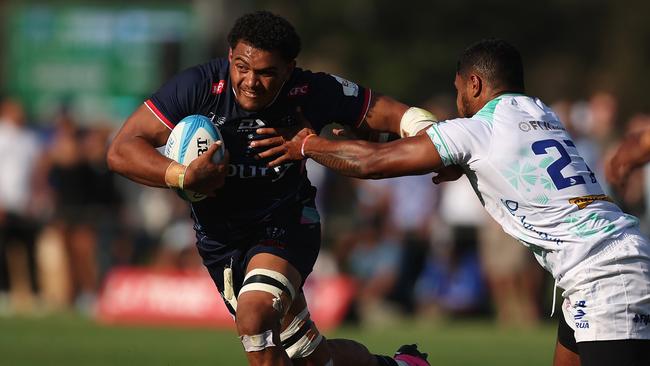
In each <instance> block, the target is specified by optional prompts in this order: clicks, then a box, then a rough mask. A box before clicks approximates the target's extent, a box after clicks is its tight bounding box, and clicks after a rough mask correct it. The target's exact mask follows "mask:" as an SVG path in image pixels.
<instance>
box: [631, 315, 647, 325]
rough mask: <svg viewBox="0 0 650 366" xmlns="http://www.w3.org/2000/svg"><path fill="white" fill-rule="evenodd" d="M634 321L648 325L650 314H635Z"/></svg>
mask: <svg viewBox="0 0 650 366" xmlns="http://www.w3.org/2000/svg"><path fill="white" fill-rule="evenodd" d="M632 321H633V322H635V323H637V324H643V325H648V323H650V315H648V314H634V319H632Z"/></svg>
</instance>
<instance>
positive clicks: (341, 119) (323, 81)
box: [303, 73, 372, 130]
mask: <svg viewBox="0 0 650 366" xmlns="http://www.w3.org/2000/svg"><path fill="white" fill-rule="evenodd" d="M310 79H311V80H310V82H309V87H310V89H312V90H310V93H309V98H307V99H306V100H305V103H304V105H303V109H304V111H303V112H304V113H305V115H306V117H307V118H308V119H309V120H310V121H312V122H315V124H316V126H314V127H316V128H317V130H320V129H321V128H322V127H323V126H325V125H326V124H328V123H334V122H336V123H340V124H342V125H347V126H352V127H357V126H358V125H359V124H361V121H363V120H364V118H365V117H366V113H367V112H368V107H369V105H370V98H371V93H372V92H371V90H370V89H368V88H364V87H362V86H360V85H358V84H356V83H354V82H352V81H349V80H346V79H343V78H341V77H339V76H336V75H331V74H327V73H314V74H311V78H310Z"/></svg>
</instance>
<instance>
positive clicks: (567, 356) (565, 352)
mask: <svg viewBox="0 0 650 366" xmlns="http://www.w3.org/2000/svg"><path fill="white" fill-rule="evenodd" d="M553 366H581V365H580V358H579V357H578V354H577V353H575V352H573V351H571V350H570V349H568V348H566V347H564V346H563V345H562V344H561V343H560V342H559V341H558V342H557V343H556V344H555V354H554V355H553Z"/></svg>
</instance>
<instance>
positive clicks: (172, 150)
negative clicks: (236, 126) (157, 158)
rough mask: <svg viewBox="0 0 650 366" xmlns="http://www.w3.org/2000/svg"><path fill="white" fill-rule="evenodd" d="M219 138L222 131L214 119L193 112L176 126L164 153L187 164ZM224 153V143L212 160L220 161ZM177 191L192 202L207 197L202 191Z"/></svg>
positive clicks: (220, 138) (168, 139)
mask: <svg viewBox="0 0 650 366" xmlns="http://www.w3.org/2000/svg"><path fill="white" fill-rule="evenodd" d="M219 140H222V137H221V133H219V129H217V127H216V126H215V125H214V124H213V123H212V121H210V119H209V118H208V117H206V116H201V115H198V114H193V115H191V116H187V117H185V118H183V119H182V120H181V121H180V122H178V123H177V124H176V126H174V128H173V129H172V132H171V134H170V135H169V138H167V145H166V146H165V150H164V154H165V156H166V157H168V158H170V159H173V160H175V161H177V162H179V163H181V164H183V165H185V166H187V165H189V164H190V163H191V162H192V160H194V159H196V158H197V157H199V156H200V155H201V154H203V153H204V152H206V151H208V148H209V147H210V146H212V144H214V143H215V142H217V141H219ZM223 155H224V146H223V144H222V145H221V147H220V148H219V150H217V151H216V152H215V153H214V155H213V157H212V161H213V162H215V163H218V162H219V161H221V159H223ZM176 193H178V195H179V196H180V197H181V198H182V199H184V200H186V201H190V202H197V201H200V200H202V199H205V198H206V197H207V196H206V195H204V194H201V193H195V192H192V191H188V190H181V189H176Z"/></svg>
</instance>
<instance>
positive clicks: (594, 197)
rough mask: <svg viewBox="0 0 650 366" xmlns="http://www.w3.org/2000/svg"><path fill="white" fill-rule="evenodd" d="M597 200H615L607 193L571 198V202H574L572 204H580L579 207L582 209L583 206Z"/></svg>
mask: <svg viewBox="0 0 650 366" xmlns="http://www.w3.org/2000/svg"><path fill="white" fill-rule="evenodd" d="M596 201H607V202H614V201H613V200H612V199H611V198H610V197H609V196H608V195H606V194H590V195H588V196H582V197H575V198H571V199H570V200H569V203H570V204H572V205H576V206H578V209H579V210H582V209H583V208H585V207H587V206H589V205H590V204H592V203H594V202H596Z"/></svg>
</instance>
